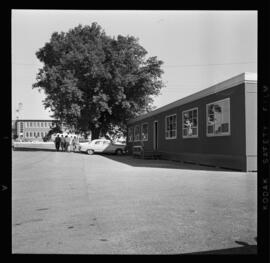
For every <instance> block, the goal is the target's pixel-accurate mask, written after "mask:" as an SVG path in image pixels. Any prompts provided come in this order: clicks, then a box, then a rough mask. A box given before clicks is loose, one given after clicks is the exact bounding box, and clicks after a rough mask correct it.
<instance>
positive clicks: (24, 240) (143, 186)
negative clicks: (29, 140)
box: [12, 151, 257, 254]
mask: <svg viewBox="0 0 270 263" xmlns="http://www.w3.org/2000/svg"><path fill="white" fill-rule="evenodd" d="M12 155H13V156H12V252H13V253H54V254H55V253H56V254H58V253H61V254H182V253H193V252H200V251H213V250H215V251H216V250H217V251H220V253H222V251H224V253H226V252H225V251H235V250H233V249H238V250H237V251H240V252H239V253H242V252H243V251H244V252H243V253H252V252H254V251H255V248H256V246H255V245H256V237H257V209H256V206H257V194H256V189H257V180H256V177H257V175H256V173H241V172H231V171H221V170H217V169H213V168H212V169H210V168H206V167H200V166H192V165H183V164H181V163H176V162H170V161H160V160H139V159H134V158H132V157H128V156H111V155H108V156H102V155H92V156H88V155H86V154H78V153H65V152H44V151H37V152H31V151H28V152H23V151H21V152H13V154H12ZM244 248H245V250H243V249H244ZM230 249H232V250H230ZM239 249H240V250H239Z"/></svg>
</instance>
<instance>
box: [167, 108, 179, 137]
mask: <svg viewBox="0 0 270 263" xmlns="http://www.w3.org/2000/svg"><path fill="white" fill-rule="evenodd" d="M174 115H175V116H176V118H175V120H176V129H175V136H174V137H167V136H166V131H167V118H169V117H171V116H174ZM176 138H177V113H174V114H171V115H166V116H165V139H166V140H174V139H176Z"/></svg>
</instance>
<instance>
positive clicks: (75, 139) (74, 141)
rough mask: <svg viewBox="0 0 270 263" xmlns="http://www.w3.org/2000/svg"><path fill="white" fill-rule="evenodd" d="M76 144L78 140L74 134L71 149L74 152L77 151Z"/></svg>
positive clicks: (77, 144)
mask: <svg viewBox="0 0 270 263" xmlns="http://www.w3.org/2000/svg"><path fill="white" fill-rule="evenodd" d="M78 146H79V141H78V139H77V136H74V139H73V151H74V152H76V151H78Z"/></svg>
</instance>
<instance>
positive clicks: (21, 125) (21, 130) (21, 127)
mask: <svg viewBox="0 0 270 263" xmlns="http://www.w3.org/2000/svg"><path fill="white" fill-rule="evenodd" d="M20 132H21V133H22V132H23V122H20Z"/></svg>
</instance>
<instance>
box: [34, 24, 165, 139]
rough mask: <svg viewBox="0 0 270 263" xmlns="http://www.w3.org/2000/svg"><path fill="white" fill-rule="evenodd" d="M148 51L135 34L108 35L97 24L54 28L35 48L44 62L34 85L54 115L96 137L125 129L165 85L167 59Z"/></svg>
mask: <svg viewBox="0 0 270 263" xmlns="http://www.w3.org/2000/svg"><path fill="white" fill-rule="evenodd" d="M146 55H147V51H146V50H145V49H144V48H143V47H142V46H141V45H140V44H139V40H138V39H137V38H135V37H133V36H121V35H119V36H117V37H110V36H107V35H106V34H105V32H104V30H102V28H101V27H100V26H99V25H98V24H97V23H92V25H91V26H82V25H79V26H77V27H75V28H74V29H71V30H69V31H68V32H67V33H65V32H61V33H57V32H55V33H53V34H52V36H51V39H50V41H49V42H48V43H46V44H45V46H44V47H42V48H41V49H39V50H38V52H37V53H36V56H37V58H38V59H39V60H40V61H41V62H43V64H44V66H43V68H41V69H39V72H38V74H37V81H36V83H34V84H33V88H38V89H39V90H41V89H43V90H44V92H45V95H46V98H45V100H44V101H43V103H44V106H45V108H50V110H51V111H52V112H53V117H55V118H56V119H58V120H60V121H62V122H65V123H67V124H69V125H72V126H74V127H75V128H76V129H77V130H80V131H87V130H91V131H92V137H93V138H97V137H98V136H99V135H100V134H101V135H105V134H106V133H108V132H109V133H110V132H113V131H114V130H115V127H118V129H122V130H125V128H126V122H127V121H128V120H129V119H131V118H134V117H136V116H138V115H139V114H143V113H146V112H149V111H150V110H151V109H152V103H153V96H156V95H158V94H159V92H160V89H161V87H162V86H163V83H162V81H161V74H162V73H163V71H162V69H161V65H162V63H163V62H162V61H160V60H158V59H157V57H148V58H146Z"/></svg>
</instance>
